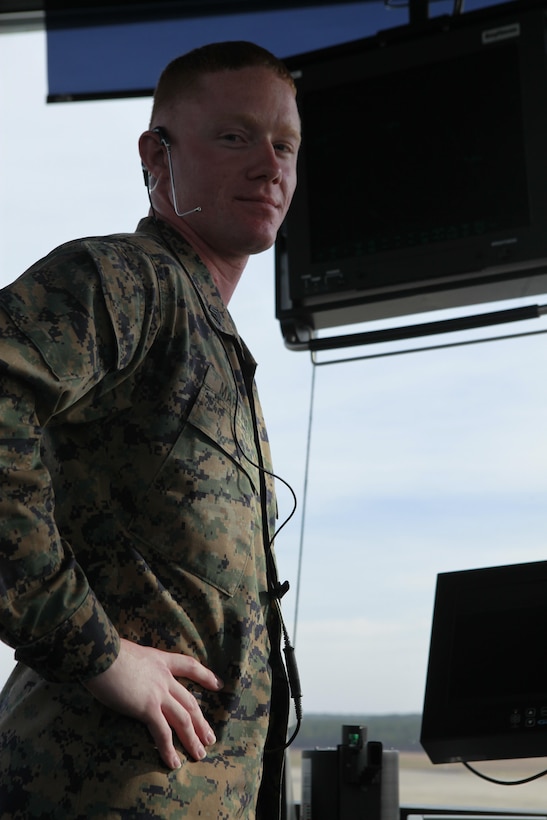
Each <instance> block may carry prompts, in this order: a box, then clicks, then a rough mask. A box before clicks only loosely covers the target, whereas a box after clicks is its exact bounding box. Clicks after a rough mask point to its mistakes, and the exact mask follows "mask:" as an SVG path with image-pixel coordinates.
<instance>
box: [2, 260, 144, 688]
mask: <svg viewBox="0 0 547 820" xmlns="http://www.w3.org/2000/svg"><path fill="white" fill-rule="evenodd" d="M127 278H128V279H129V280H131V276H129V277H127ZM122 279H123V264H120V265H119V266H118V270H117V273H116V280H117V281H122ZM104 281H105V276H104V269H103V270H102V271H101V270H99V266H98V265H97V264H96V261H95V260H93V259H92V257H91V255H90V254H89V253H87V252H85V251H82V250H79V251H66V252H65V253H63V254H60V255H58V256H52V257H48V258H47V259H46V260H44V261H43V262H42V263H39V264H38V265H37V266H35V267H34V268H31V269H30V271H28V272H27V273H26V274H24V275H23V276H22V277H21V278H20V279H18V280H16V282H15V283H13V285H11V286H9V287H8V288H6V289H5V290H3V291H2V292H0V638H1V639H2V640H3V641H4V642H6V643H7V644H9V645H10V646H12V647H13V648H14V649H15V650H16V658H17V659H18V660H20V661H22V662H23V663H25V664H27V665H28V666H30V667H32V668H33V669H35V670H36V671H37V672H38V673H39V674H41V675H42V676H43V677H45V678H47V679H49V680H53V681H73V680H85V679H88V678H90V677H93V676H94V675H97V674H99V673H100V672H102V671H104V670H105V669H107V668H108V667H109V666H110V665H111V664H112V663H113V661H114V660H115V658H116V656H117V654H118V651H119V636H118V634H117V632H116V630H115V628H114V627H113V625H112V624H111V622H110V620H109V618H108V617H107V615H106V613H105V611H104V609H103V607H102V606H101V604H100V602H99V601H98V600H97V599H96V597H95V595H94V593H93V590H92V589H91V588H90V586H89V583H88V580H87V578H86V576H85V573H84V572H83V571H82V569H81V567H80V566H79V565H78V563H77V561H76V559H75V556H74V554H73V552H72V550H71V548H70V545H69V544H68V543H66V542H65V541H63V539H62V538H61V536H60V534H59V532H58V529H57V526H56V523H55V498H54V494H53V489H52V482H51V478H50V475H49V473H48V470H47V469H46V467H45V465H44V463H43V460H42V457H41V452H42V448H41V440H42V435H43V431H44V429H45V428H46V427H47V425H49V424H55V420H56V417H57V416H58V415H59V413H61V412H63V411H65V410H66V409H67V408H70V407H71V406H72V405H74V404H75V403H76V402H77V401H78V400H79V399H80V398H81V397H82V396H84V395H86V394H87V393H88V392H89V391H90V390H93V389H95V388H96V387H97V386H98V385H100V384H101V382H102V381H103V379H104V377H105V375H106V374H108V373H112V371H115V370H116V368H119V367H120V351H121V350H124V364H127V362H128V361H130V360H131V350H132V349H133V347H134V344H133V342H132V340H131V339H130V338H129V337H128V333H127V332H123V333H122V331H121V330H120V329H121V328H123V327H124V326H125V327H131V328H132V333H133V336H135V332H134V329H135V328H138V327H139V318H140V313H141V312H142V300H139V298H138V294H135V293H134V294H133V295H134V296H135V298H134V299H133V300H130V301H129V302H128V303H126V304H125V305H123V307H124V310H125V312H124V313H123V315H122V310H121V306H120V307H119V308H118V313H117V315H115V314H116V311H115V309H114V308H113V304H114V302H115V299H114V297H113V294H112V292H111V293H105V284H104Z"/></svg>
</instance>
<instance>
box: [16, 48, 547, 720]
mask: <svg viewBox="0 0 547 820" xmlns="http://www.w3.org/2000/svg"><path fill="white" fill-rule="evenodd" d="M0 77H2V83H1V85H0V118H1V128H0V155H1V156H2V176H1V184H0V208H1V210H0V225H1V233H0V285H4V284H7V283H8V282H10V281H12V280H13V279H15V278H16V277H17V276H18V275H19V274H20V273H22V272H23V271H24V270H25V269H26V268H27V267H28V266H29V265H30V264H32V263H33V262H34V261H35V260H37V259H39V258H40V257H41V256H43V255H45V254H46V253H47V252H48V251H49V250H51V249H52V248H54V247H55V246H57V245H58V244H60V243H62V242H64V241H67V240H70V239H72V238H74V237H78V236H84V235H95V234H105V233H111V232H118V231H131V230H133V229H134V227H135V226H136V224H137V222H138V220H139V219H140V218H141V217H142V216H143V215H145V214H146V212H147V207H148V206H147V198H146V192H145V189H144V186H143V182H142V175H141V170H140V162H139V158H138V153H137V147H136V146H137V139H138V136H139V134H140V133H141V132H142V131H143V130H145V129H146V126H147V122H148V117H149V112H150V104H151V101H150V99H148V98H137V99H131V100H116V101H108V102H105V101H103V102H85V103H57V104H54V105H51V104H50V105H47V104H46V102H45V99H46V93H47V88H46V54H45V41H44V35H43V33H41V32H29V33H24V34H9V35H8V34H2V35H1V36H0ZM541 298H543V297H540V298H539V301H541ZM534 301H537V300H534ZM545 301H547V299H545ZM501 306H505V304H504V305H499V304H498V305H495V306H494V307H493V308H492V309H497V308H499V307H501ZM230 310H231V313H232V315H233V316H234V319H235V320H236V323H237V325H238V328H239V330H240V333H241V335H242V336H243V338H244V339H245V340H246V342H247V344H248V345H249V347H250V348H251V350H252V352H253V354H254V356H255V358H256V359H257V360H258V363H259V367H258V372H257V382H258V388H259V392H260V395H261V399H262V404H263V408H264V412H265V416H266V419H267V423H268V428H269V434H270V439H271V443H272V451H273V458H274V466H275V469H276V472H277V473H278V474H279V475H280V476H282V477H283V478H284V479H285V480H286V481H288V482H289V483H290V484H291V486H292V487H293V488H294V491H295V493H296V495H297V498H298V507H297V511H296V513H295V515H294V516H293V518H292V519H291V521H290V522H289V523H288V524H287V525H286V526H285V527H284V528H283V530H282V532H281V533H280V535H279V537H278V539H277V544H276V551H277V559H278V565H279V571H280V576H281V578H282V579H285V578H287V579H288V580H289V582H290V584H291V590H290V591H289V593H288V594H287V595H286V597H285V599H284V612H285V617H286V622H287V627H288V630H289V633H291V635H292V639H293V642H294V644H295V648H296V655H297V660H298V664H299V668H300V676H301V682H302V690H303V709H304V714H306V712H309V713H318V712H326V713H347V714H349V713H356V712H357V713H360V714H364V715H366V714H385V713H409V712H420V711H421V709H422V704H423V696H424V686H425V677H426V668H427V658H428V649H429V638H430V630H431V616H432V609H433V601H434V593H435V584H436V577H437V574H438V573H440V572H449V571H455V570H461V569H468V568H474V567H486V566H496V565H499V564H510V563H519V562H523V561H535V560H543V559H545V558H546V557H547V549H546V544H545V541H546V533H547V505H546V504H545V495H546V490H547V470H546V463H547V442H546V437H545V421H544V415H545V412H544V410H545V407H546V406H547V380H546V379H545V365H546V360H547V347H546V345H547V337H546V336H543V335H534V336H528V337H526V338H516V339H511V340H507V341H497V342H489V343H483V344H470V345H465V346H457V347H450V348H445V349H441V350H434V351H428V352H421V353H401V354H400V355H389V356H385V357H377V358H367V359H365V358H362V356H364V355H370V354H371V353H373V352H374V353H380V352H382V349H377V350H375V351H371V350H370V349H366V350H363V349H362V348H361V349H354V350H349V351H344V357H345V356H348V357H352V358H354V360H352V361H346V362H338V363H329V361H330V360H331V359H337V358H340V354H339V352H338V353H337V354H336V355H334V354H330V355H329V354H322V356H323V358H320V359H319V361H318V363H316V364H315V365H314V364H313V363H312V360H311V358H310V356H309V354H307V353H302V352H298V353H297V352H293V351H289V350H287V348H286V347H285V346H284V343H283V339H282V336H281V332H280V329H279V326H278V323H277V320H276V319H275V307H274V260H273V252H271V251H268V252H266V253H264V254H262V255H260V256H258V257H254V258H253V259H252V260H251V261H250V263H249V265H248V268H247V270H246V273H245V275H244V278H243V280H242V283H241V284H240V286H239V288H238V290H237V292H236V295H235V297H234V298H233V300H232V302H231V304H230ZM374 326H375V327H376V325H374ZM523 329H524V328H523V327H522V325H521V326H519V327H518V328H513V329H511V331H519V332H521V331H522V330H523ZM526 329H527V330H528V329H529V330H530V331H537V330H545V329H546V320H545V319H543V320H538V321H535V322H534V323H533V324H529V325H527V326H526ZM503 332H504V333H505V332H509V328H504V329H503ZM329 333H330V334H332V333H333V331H329ZM477 335H485V334H479V333H478V332H477V333H476V334H475V336H477ZM496 335H497V333H496ZM475 336H473V337H472V336H470V335H466V334H460V336H458V340H462V341H463V340H467V341H468V340H470V339H471V338H475ZM448 341H450V340H448ZM424 344H427V342H426V343H424ZM412 346H413V347H414V346H416V345H415V343H413V344H412ZM399 347H404V346H403V345H399ZM395 349H396V348H393V347H391V348H389V351H390V352H393V351H394V350H395ZM383 352H387V351H386V349H385V348H384V349H383ZM312 387H313V402H312ZM278 490H279V506H280V516H281V520H282V519H283V518H284V517H285V516H287V515H288V514H289V513H290V511H291V504H292V501H291V495H290V493H289V492H288V491H287V490H286V489H285V488H284V486H283V485H279V487H278ZM297 593H298V595H297ZM297 603H298V607H297ZM13 663H14V662H13V651H12V650H11V649H10V648H9V647H6V646H4V645H0V683H2V682H3V681H4V680H5V679H6V678H7V676H8V675H9V673H10V671H11V669H12V667H13Z"/></svg>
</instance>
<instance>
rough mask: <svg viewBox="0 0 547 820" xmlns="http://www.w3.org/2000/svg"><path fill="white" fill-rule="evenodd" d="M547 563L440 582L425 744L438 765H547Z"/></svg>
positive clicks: (455, 575)
mask: <svg viewBox="0 0 547 820" xmlns="http://www.w3.org/2000/svg"><path fill="white" fill-rule="evenodd" d="M546 634H547V561H540V562H534V563H527V564H515V565H506V566H500V567H491V568H487V569H477V570H464V571H460V572H452V573H442V574H440V575H438V577H437V588H436V594H435V606H434V611H433V623H432V630H431V643H430V651H429V664H428V672H427V681H426V692H425V699H424V710H423V717H422V729H421V738H420V742H421V744H422V746H423V747H424V749H425V751H426V752H427V754H428V755H429V757H430V759H431V761H432V762H433V763H449V762H455V761H462V760H463V761H470V760H496V759H504V758H519V757H538V756H544V755H547V651H545V649H544V645H545V635H546Z"/></svg>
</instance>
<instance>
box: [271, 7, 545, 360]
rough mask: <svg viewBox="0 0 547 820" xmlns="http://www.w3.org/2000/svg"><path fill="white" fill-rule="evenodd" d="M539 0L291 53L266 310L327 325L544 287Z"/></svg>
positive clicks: (296, 321)
mask: <svg viewBox="0 0 547 820" xmlns="http://www.w3.org/2000/svg"><path fill="white" fill-rule="evenodd" d="M545 16H546V10H545V4H544V3H538V2H536V3H528V2H526V1H525V0H519V2H513V3H504V4H499V5H495V6H491V7H489V8H482V9H479V10H475V11H472V12H467V13H463V14H460V15H456V16H441V17H436V18H433V19H431V20H428V21H427V22H425V23H423V24H412V25H407V26H403V27H400V28H396V29H390V30H386V31H383V32H380V33H378V34H377V35H375V36H373V37H368V38H365V39H360V40H355V41H353V42H351V43H349V44H345V45H340V46H335V47H331V48H327V49H322V50H317V51H314V52H307V53H303V54H299V55H296V56H293V57H291V58H289V59H287V60H286V62H287V63H288V65H289V67H290V68H291V70H292V71H293V73H294V76H295V79H296V83H297V87H298V97H299V105H300V110H301V114H302V123H303V143H302V149H301V154H300V158H299V184H298V188H297V191H296V194H295V198H294V200H293V204H292V206H291V209H290V211H289V214H288V216H287V219H286V221H285V224H284V227H283V230H282V232H281V233H280V236H279V239H278V241H277V243H276V316H277V318H278V319H279V321H280V324H281V328H282V331H283V335H284V337H285V340H286V342H287V344H288V346H289V347H290V346H291V344H292V343H293V342H295V341H297V340H298V332H299V328H304V329H305V328H311V329H312V330H320V329H322V328H329V327H335V326H339V325H344V324H351V323H354V322H366V321H368V320H376V319H384V318H387V317H394V316H407V315H414V314H418V313H422V312H424V311H434V310H442V309H446V308H452V307H455V306H462V305H477V304H483V303H485V302H491V301H498V300H501V299H510V298H517V297H521V296H524V297H525V296H528V295H529V294H537V293H545V292H547V230H545V226H546V225H547V163H546V162H545V146H546V145H547V59H546V53H545V30H546V26H545Z"/></svg>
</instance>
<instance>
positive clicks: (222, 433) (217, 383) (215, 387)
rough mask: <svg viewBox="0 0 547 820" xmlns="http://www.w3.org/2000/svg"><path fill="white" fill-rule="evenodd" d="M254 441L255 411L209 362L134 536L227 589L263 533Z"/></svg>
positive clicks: (142, 505) (145, 498) (144, 501)
mask: <svg viewBox="0 0 547 820" xmlns="http://www.w3.org/2000/svg"><path fill="white" fill-rule="evenodd" d="M246 421H247V422H248V423H247V424H246V423H245V422H246ZM234 430H235V435H234ZM252 441H253V432H252V424H251V423H250V416H248V415H247V414H246V413H244V412H243V408H242V407H241V406H240V407H237V405H236V401H235V396H234V394H233V393H232V392H231V391H229V390H227V389H226V388H224V387H223V383H222V380H221V379H220V377H219V376H218V374H216V373H215V372H214V371H213V370H212V369H210V370H209V371H208V373H207V375H206V378H205V381H204V383H203V385H202V387H201V390H200V392H199V394H198V396H197V399H196V400H195V402H194V405H193V407H192V410H191V412H190V414H189V416H188V418H187V420H186V422H185V424H184V426H183V427H182V429H181V431H180V433H179V435H178V437H177V439H176V441H175V442H174V444H173V447H172V449H171V451H170V452H169V455H168V457H167V458H166V459H165V460H164V462H163V464H162V465H161V467H160V469H159V471H158V472H157V474H156V475H155V476H154V477H153V478H152V479H151V483H150V485H149V486H148V488H147V491H146V492H145V493H143V494H142V497H141V498H140V499H139V502H138V506H137V512H136V514H135V515H134V517H133V519H132V521H131V524H130V527H129V529H130V532H131V535H132V537H133V538H135V539H137V540H138V541H141V542H145V543H146V544H149V545H150V546H152V547H153V548H154V549H156V550H159V551H160V552H161V553H162V554H164V555H165V556H166V557H167V558H168V560H169V561H170V562H171V563H172V564H173V565H175V566H177V567H180V568H181V569H183V570H184V571H187V572H190V573H191V574H193V575H196V576H198V577H199V578H201V579H203V580H205V581H207V582H208V583H210V584H212V585H213V586H215V587H216V588H217V589H219V590H221V591H223V592H225V593H226V594H228V595H233V594H234V593H235V591H236V589H237V587H238V585H239V583H240V581H241V578H242V575H243V573H244V572H245V568H246V565H247V562H248V560H249V558H250V556H251V553H252V550H253V544H254V539H255V538H256V537H257V535H259V534H260V527H261V518H260V499H259V495H258V491H257V487H258V478H257V475H255V472H256V468H255V467H254V466H253V461H254V462H256V456H254V459H253V458H251V455H250V454H251V453H252V450H251V449H250V448H251V442H252ZM241 450H243V452H244V453H246V454H247V458H250V459H251V460H250V461H248V460H247V458H246V457H245V456H242V455H241Z"/></svg>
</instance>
